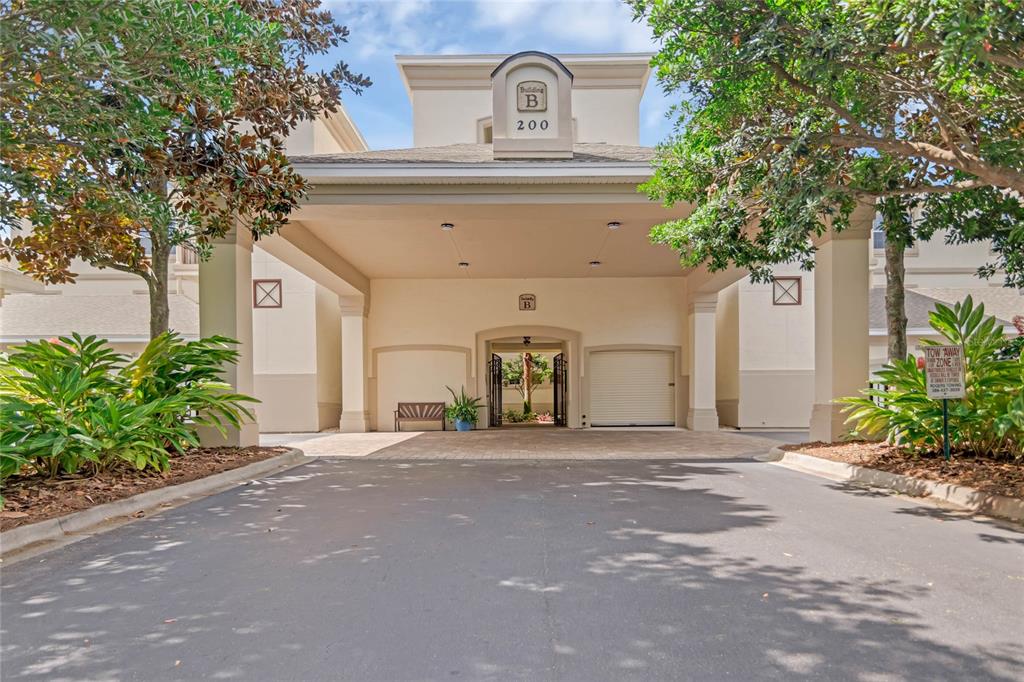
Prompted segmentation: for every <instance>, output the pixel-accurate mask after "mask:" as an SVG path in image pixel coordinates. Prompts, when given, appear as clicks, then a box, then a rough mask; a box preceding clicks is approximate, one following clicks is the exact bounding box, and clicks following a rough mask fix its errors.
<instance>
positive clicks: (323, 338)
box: [315, 285, 341, 430]
mask: <svg viewBox="0 0 1024 682" xmlns="http://www.w3.org/2000/svg"><path fill="white" fill-rule="evenodd" d="M315 308H316V380H317V381H316V397H317V411H318V424H317V430H322V429H326V428H329V427H333V426H337V424H338V419H339V418H340V417H341V310H340V308H339V307H338V296H337V294H335V293H334V292H332V291H330V290H328V289H325V288H324V287H322V286H319V285H317V287H316V293H315Z"/></svg>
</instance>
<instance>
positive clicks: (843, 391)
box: [810, 206, 875, 442]
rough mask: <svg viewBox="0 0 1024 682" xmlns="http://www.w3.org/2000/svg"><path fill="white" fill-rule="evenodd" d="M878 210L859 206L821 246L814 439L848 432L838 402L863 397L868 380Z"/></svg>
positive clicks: (830, 438) (817, 257)
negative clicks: (872, 260) (870, 262)
mask: <svg viewBox="0 0 1024 682" xmlns="http://www.w3.org/2000/svg"><path fill="white" fill-rule="evenodd" d="M874 213H875V210H874V206H870V207H868V206H862V207H858V209H857V210H855V211H854V213H853V215H852V216H851V217H850V226H849V227H848V228H846V229H845V230H843V231H842V232H831V233H829V234H828V235H826V236H825V241H822V242H821V243H819V244H818V245H817V247H818V250H817V253H816V254H815V256H814V407H813V408H812V410H811V434H810V437H811V440H820V441H825V442H832V441H836V440H839V438H840V437H841V436H842V435H843V434H844V433H846V432H847V431H849V427H848V426H846V425H845V422H846V417H845V415H843V414H842V412H841V407H842V406H841V405H837V404H835V403H834V402H833V401H834V400H836V399H838V398H846V397H850V396H856V395H858V394H859V392H860V391H861V389H863V388H865V387H866V385H867V382H868V378H869V374H870V362H869V359H868V347H869V345H868V297H869V292H870V286H871V282H870V279H869V278H870V273H869V270H868V255H869V244H868V241H869V239H870V237H871V222H872V220H873V218H874Z"/></svg>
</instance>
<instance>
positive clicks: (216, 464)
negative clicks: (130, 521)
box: [0, 447, 288, 531]
mask: <svg viewBox="0 0 1024 682" xmlns="http://www.w3.org/2000/svg"><path fill="white" fill-rule="evenodd" d="M286 452H288V448H279V447H276V448H261V447H251V448H195V449H192V450H189V451H187V452H185V453H184V454H181V455H173V456H172V457H171V458H170V463H171V466H170V468H169V469H168V471H166V472H164V473H158V472H156V471H154V470H151V469H150V470H147V471H145V472H140V471H138V470H137V469H135V468H133V467H131V466H127V465H124V466H118V467H115V468H113V469H111V470H108V471H105V472H102V473H100V474H97V475H95V476H79V475H63V476H58V477H56V478H53V479H48V478H46V477H44V476H41V475H39V474H34V475H29V476H13V477H11V478H9V479H8V480H7V481H6V482H5V483H4V508H3V511H0V531H6V530H10V529H12V528H17V527H18V526H23V525H26V524H29V523H36V522H37V521H45V520H46V519H50V518H54V517H56V516H64V515H65V514H71V513H73V512H78V511H82V510H84V509H88V508H90V507H94V506H96V505H99V504H105V503H107V502H114V501H116V500H120V499H124V498H126V497H131V496H132V495H137V494H139V493H143V492H147V491H149V490H156V489H158V488H163V487H165V486H170V485H178V484H180V483H187V482H189V481H194V480H197V479H200V478H204V477H206V476H211V475H213V474H217V473H220V472H222V471H228V470H230V469H236V468H238V467H241V466H245V465H246V464H252V463H253V462H259V461H261V460H264V459H268V458H270V457H274V456H276V455H281V454H284V453H286Z"/></svg>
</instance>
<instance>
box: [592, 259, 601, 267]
mask: <svg viewBox="0 0 1024 682" xmlns="http://www.w3.org/2000/svg"><path fill="white" fill-rule="evenodd" d="M600 265H601V261H599V260H592V261H590V267H592V268H596V267H598V266H600Z"/></svg>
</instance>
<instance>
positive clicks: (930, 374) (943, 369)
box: [922, 346, 967, 460]
mask: <svg viewBox="0 0 1024 682" xmlns="http://www.w3.org/2000/svg"><path fill="white" fill-rule="evenodd" d="M922 350H923V351H924V375H925V389H926V391H927V394H928V397H929V398H933V399H936V400H939V399H941V400H942V453H943V455H945V457H946V459H947V460H949V400H950V398H953V399H957V398H963V397H964V396H965V395H966V393H967V387H966V386H965V380H964V349H963V348H961V347H960V346H923V347H922Z"/></svg>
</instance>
